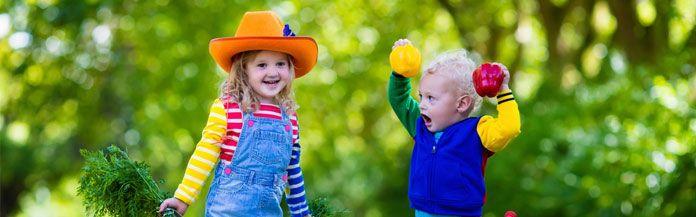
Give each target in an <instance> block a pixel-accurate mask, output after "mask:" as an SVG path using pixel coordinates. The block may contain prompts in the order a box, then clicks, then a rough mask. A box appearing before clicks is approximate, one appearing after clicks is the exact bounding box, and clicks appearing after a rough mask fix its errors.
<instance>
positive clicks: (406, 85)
mask: <svg viewBox="0 0 696 217" xmlns="http://www.w3.org/2000/svg"><path fill="white" fill-rule="evenodd" d="M410 81H411V79H409V78H406V77H403V76H401V75H397V74H396V73H393V72H392V74H391V77H390V78H389V88H388V89H387V95H388V96H389V104H390V105H391V107H392V109H394V113H396V116H397V117H399V121H401V124H403V125H404V127H405V128H406V130H407V131H408V134H410V135H411V137H415V136H416V119H418V117H419V116H420V109H419V108H418V102H417V101H416V100H415V99H413V97H411V82H410Z"/></svg>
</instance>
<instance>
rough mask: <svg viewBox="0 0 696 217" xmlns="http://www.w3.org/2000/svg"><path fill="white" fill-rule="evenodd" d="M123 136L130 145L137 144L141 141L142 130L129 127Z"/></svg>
mask: <svg viewBox="0 0 696 217" xmlns="http://www.w3.org/2000/svg"><path fill="white" fill-rule="evenodd" d="M123 137H124V139H125V140H126V144H128V145H137V144H138V143H139V142H140V132H138V131H137V130H135V129H129V130H128V131H126V134H125V135H124V136H123Z"/></svg>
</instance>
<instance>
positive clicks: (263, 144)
mask: <svg viewBox="0 0 696 217" xmlns="http://www.w3.org/2000/svg"><path fill="white" fill-rule="evenodd" d="M253 138H254V139H255V142H254V143H256V145H254V146H255V147H254V154H253V158H254V160H256V161H258V162H260V163H262V164H264V165H276V164H280V163H283V160H284V158H290V151H289V150H290V148H289V144H288V143H287V142H286V140H285V139H283V134H280V133H277V132H274V131H269V130H258V131H256V132H254V137H253ZM285 146H288V147H285Z"/></svg>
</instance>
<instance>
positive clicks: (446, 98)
mask: <svg viewBox="0 0 696 217" xmlns="http://www.w3.org/2000/svg"><path fill="white" fill-rule="evenodd" d="M456 89H457V88H456V86H455V84H454V82H453V81H452V79H450V78H448V77H446V76H443V75H441V73H434V74H433V73H428V72H426V74H425V75H423V78H421V82H420V86H419V88H418V92H419V96H420V110H421V115H422V117H423V121H424V122H425V126H426V127H427V128H428V130H429V131H430V132H438V131H442V130H444V129H445V128H447V127H449V126H450V125H452V124H454V123H456V122H458V121H460V120H461V118H460V117H461V113H460V112H458V106H459V102H458V101H459V100H460V96H459V95H457V94H456V93H457V91H456ZM466 106H467V107H468V105H466ZM467 109H468V108H465V110H467Z"/></svg>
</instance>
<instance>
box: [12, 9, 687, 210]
mask: <svg viewBox="0 0 696 217" xmlns="http://www.w3.org/2000/svg"><path fill="white" fill-rule="evenodd" d="M248 10H273V11H275V12H277V13H278V14H279V15H280V16H281V17H282V19H283V20H284V21H286V22H288V23H289V24H290V25H291V27H292V28H293V29H294V30H295V32H297V33H298V34H299V35H309V36H312V37H314V38H315V39H316V41H317V43H318V44H319V54H320V55H319V60H318V64H317V66H316V67H315V68H314V70H313V71H312V72H311V73H310V74H309V75H308V76H305V77H303V78H301V79H298V80H296V81H295V88H296V89H295V92H296V96H297V97H296V98H297V101H298V103H299V104H300V106H301V108H300V110H299V114H300V116H299V117H300V126H301V138H302V145H303V156H302V166H303V169H304V174H305V179H306V185H307V189H308V196H309V197H310V198H317V197H326V198H328V200H329V201H330V203H331V205H333V206H335V207H338V208H343V209H348V210H349V211H350V213H349V214H348V215H349V216H410V215H413V214H412V210H410V209H409V205H408V199H407V193H406V189H407V176H408V167H409V160H410V152H411V148H412V140H411V139H409V137H408V134H407V133H406V131H405V130H404V129H403V128H402V126H401V125H400V123H399V122H398V120H397V119H396V116H395V115H394V114H393V112H392V111H391V108H390V107H389V105H388V103H387V98H386V86H387V81H388V77H389V72H390V68H389V63H388V55H389V52H390V49H391V46H392V43H393V42H394V41H395V40H397V39H399V38H408V39H410V40H411V41H413V42H414V43H415V45H416V47H418V48H419V49H421V52H422V54H423V60H424V64H427V63H428V62H429V61H430V60H432V58H433V57H434V56H435V55H437V54H438V53H441V52H444V51H447V50H451V49H458V48H465V49H468V50H471V51H475V52H477V53H478V54H480V55H481V57H482V59H483V60H495V61H499V62H502V63H504V64H506V65H508V66H509V68H510V69H511V71H512V73H513V79H512V88H513V90H514V91H515V93H516V98H517V99H518V103H519V105H520V110H521V114H522V134H521V135H520V136H519V137H518V138H517V139H515V140H514V141H513V142H512V143H511V144H510V145H509V146H508V148H506V149H505V150H503V151H502V152H500V153H498V154H496V155H495V156H494V157H492V159H491V160H490V161H489V164H488V168H487V172H486V183H487V185H488V203H487V204H486V205H485V206H484V216H502V215H503V213H504V212H505V211H506V210H515V211H516V212H517V213H518V214H520V216H693V215H694V213H696V202H695V201H696V147H695V146H696V144H695V143H696V136H694V135H695V134H696V109H695V105H696V70H695V67H696V66H695V64H696V32H695V31H694V25H695V24H696V2H695V1H693V0H514V1H510V0H496V1H479V0H439V1H434V0H424V1H385V0H350V1H322V0H303V1H276V0H268V1H252V0H236V1H227V0H224V1H223V0H191V1H171V0H125V1H119V0H111V1H98V0H87V1H73V0H68V1H60V0H27V1H17V0H5V1H0V64H1V67H0V111H1V112H2V115H0V143H1V146H0V147H1V148H2V149H1V150H0V154H1V155H0V156H1V157H2V158H1V165H2V168H1V171H0V172H1V176H2V177H1V178H2V179H1V181H2V182H1V189H0V190H1V191H0V193H1V194H2V198H1V201H0V211H1V212H0V215H1V216H81V215H86V213H85V211H84V208H83V207H82V201H81V198H79V197H77V196H76V187H77V180H78V179H79V177H80V172H79V169H80V167H81V166H82V164H83V159H82V157H81V156H80V155H79V152H78V150H79V149H89V150H98V149H101V148H104V147H106V146H107V145H109V144H118V145H120V146H121V147H124V148H126V149H127V151H128V153H129V154H130V155H131V157H132V158H133V159H135V160H138V161H143V162H146V163H147V164H149V165H150V166H151V169H152V174H153V176H154V177H155V178H157V179H163V180H164V181H165V183H164V184H162V185H161V186H160V187H161V188H162V189H165V190H168V191H170V192H172V191H174V189H175V188H176V185H177V184H178V183H179V181H180V180H181V178H182V176H183V172H184V168H185V166H186V162H187V160H188V157H189V156H190V154H191V153H192V151H193V149H194V146H195V143H196V142H197V141H198V140H199V138H200V136H201V130H202V129H203V126H204V125H205V120H206V117H207V114H208V109H209V106H210V105H211V104H212V101H213V99H215V97H217V95H218V86H219V83H220V82H221V81H222V77H223V76H224V73H223V72H222V71H221V70H220V69H219V68H217V67H216V65H215V64H214V62H213V61H212V59H211V58H210V56H209V54H208V42H209V41H210V39H212V38H216V37H224V36H230V35H233V34H234V31H235V29H236V26H237V24H238V22H239V19H240V18H241V17H242V14H243V13H244V12H245V11H248ZM414 84H415V85H417V81H414ZM495 112H496V111H495V106H494V102H492V101H487V102H486V103H485V105H484V106H483V109H482V110H481V112H480V113H481V114H495ZM206 188H207V187H206ZM204 195H205V192H204V193H203V195H202V196H201V198H204ZM203 203H204V199H201V200H199V201H198V202H196V203H195V204H194V205H193V206H192V207H191V208H190V210H189V214H190V216H199V215H202V210H203Z"/></svg>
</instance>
